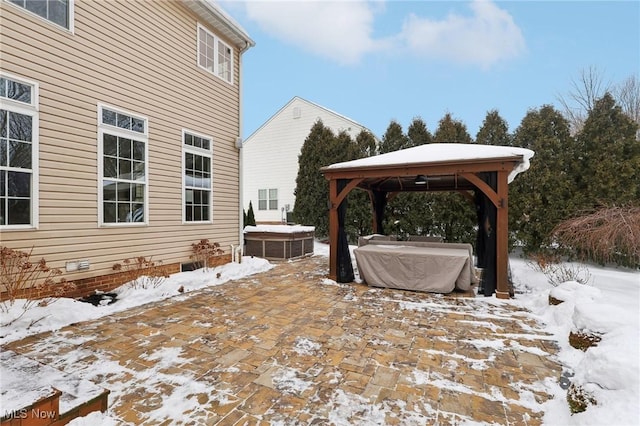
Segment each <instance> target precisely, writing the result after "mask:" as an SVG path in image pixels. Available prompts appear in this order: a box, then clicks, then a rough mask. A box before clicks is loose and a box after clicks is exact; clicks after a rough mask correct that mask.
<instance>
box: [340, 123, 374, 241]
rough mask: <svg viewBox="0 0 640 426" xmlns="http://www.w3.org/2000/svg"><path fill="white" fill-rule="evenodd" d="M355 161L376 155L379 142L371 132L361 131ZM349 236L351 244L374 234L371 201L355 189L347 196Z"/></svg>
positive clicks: (356, 142)
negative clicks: (360, 237) (362, 237)
mask: <svg viewBox="0 0 640 426" xmlns="http://www.w3.org/2000/svg"><path fill="white" fill-rule="evenodd" d="M354 149H355V155H354V159H358V158H366V157H370V156H373V155H376V152H377V150H378V142H377V140H376V138H375V136H373V135H372V134H371V133H370V132H368V131H366V130H363V131H361V132H360V133H359V134H358V136H357V137H356V140H355V147H354ZM347 202H348V203H349V208H348V209H347V224H348V226H347V234H348V237H349V241H350V242H351V243H354V244H355V243H356V242H357V241H358V237H359V236H361V235H370V234H371V233H372V232H373V213H372V206H371V199H370V198H369V194H368V193H367V192H366V191H364V190H359V189H354V190H352V191H351V192H350V193H349V195H348V196H347Z"/></svg>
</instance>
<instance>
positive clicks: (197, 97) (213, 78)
mask: <svg viewBox="0 0 640 426" xmlns="http://www.w3.org/2000/svg"><path fill="white" fill-rule="evenodd" d="M0 38H1V39H2V43H1V44H0V54H1V58H2V59H1V62H0V103H1V115H0V128H1V129H0V241H1V243H0V244H1V245H2V246H5V247H9V248H12V249H19V250H24V251H29V250H31V248H32V247H33V259H34V260H38V259H40V258H42V257H44V258H45V259H46V261H47V263H48V264H49V265H50V266H52V267H56V268H61V269H62V270H63V271H65V272H64V275H63V277H64V278H66V279H67V280H70V281H74V282H75V283H76V285H78V286H79V290H78V292H77V293H78V294H81V293H87V292H89V291H91V290H93V289H98V288H100V289H105V288H109V287H111V288H113V287H115V286H116V285H117V284H120V283H121V282H118V281H121V278H122V277H120V276H118V275H113V270H112V268H113V265H114V264H115V263H118V262H122V261H123V260H124V259H126V258H131V257H135V256H144V257H152V260H154V261H158V262H162V264H163V265H165V266H168V267H170V268H169V270H170V271H171V272H176V271H178V270H180V267H181V265H183V264H187V263H189V262H191V260H190V255H191V254H192V249H191V244H192V243H195V242H198V241H199V240H200V239H203V238H207V239H209V240H210V241H211V242H217V243H219V244H220V245H221V248H223V249H224V250H225V252H226V258H227V259H230V257H231V256H230V253H231V247H230V246H231V245H238V243H239V241H240V236H241V229H240V223H241V216H240V215H241V212H242V207H241V205H240V187H239V184H240V176H239V173H240V172H239V169H240V167H239V161H240V152H239V149H238V146H237V145H238V140H239V138H240V136H241V134H240V111H241V106H240V93H241V84H242V82H241V81H240V76H241V69H240V67H241V63H242V62H241V58H240V57H241V55H242V54H243V52H244V51H245V50H246V49H248V48H250V47H251V46H253V45H254V42H253V40H251V38H250V37H249V36H248V35H247V33H246V32H245V31H244V30H243V29H242V28H241V27H240V26H239V25H238V24H237V23H236V22H235V21H234V20H233V19H232V18H231V17H229V16H228V15H227V14H226V13H225V12H224V11H223V10H222V9H220V7H219V6H218V5H216V4H215V3H213V2H212V1H209V0H182V1H121V2H115V1H113V2H105V1H83V0H39V1H29V0H0ZM109 274H110V275H109Z"/></svg>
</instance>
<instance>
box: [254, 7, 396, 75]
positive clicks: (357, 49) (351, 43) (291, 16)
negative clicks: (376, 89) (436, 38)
mask: <svg viewBox="0 0 640 426" xmlns="http://www.w3.org/2000/svg"><path fill="white" fill-rule="evenodd" d="M246 10H247V14H248V16H249V18H250V19H252V20H254V21H256V22H257V23H258V24H259V25H260V26H261V28H262V29H263V30H264V31H266V32H267V33H269V34H271V35H273V36H275V37H277V38H279V39H281V40H283V41H285V42H288V43H290V44H294V45H296V46H298V47H300V48H302V49H305V50H309V51H311V52H313V53H315V54H318V55H321V56H324V57H327V58H329V59H331V60H333V61H336V62H338V63H340V64H345V65H352V64H356V63H358V62H359V61H360V59H362V57H363V56H364V55H366V54H368V53H370V52H373V51H375V50H379V49H381V48H383V47H384V45H385V44H386V42H385V41H384V40H375V39H373V38H372V33H373V25H374V10H375V7H373V5H372V4H370V3H368V2H360V1H357V2H356V1H331V2H325V1H275V2H272V1H249V2H247V3H246Z"/></svg>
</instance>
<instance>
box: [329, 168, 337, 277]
mask: <svg viewBox="0 0 640 426" xmlns="http://www.w3.org/2000/svg"><path fill="white" fill-rule="evenodd" d="M337 200H338V181H337V180H336V179H331V180H330V181H329V279H330V280H334V281H335V280H336V278H337V277H338V207H339V206H340V203H338V202H337Z"/></svg>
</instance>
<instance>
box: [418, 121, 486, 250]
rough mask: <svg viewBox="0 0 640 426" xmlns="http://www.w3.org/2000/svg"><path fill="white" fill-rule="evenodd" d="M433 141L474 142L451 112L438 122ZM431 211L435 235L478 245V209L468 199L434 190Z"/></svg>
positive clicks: (430, 204) (448, 240)
mask: <svg viewBox="0 0 640 426" xmlns="http://www.w3.org/2000/svg"><path fill="white" fill-rule="evenodd" d="M433 141H434V142H436V143H438V142H443V143H444V142H448V143H452V142H459V143H472V142H473V139H472V138H471V136H470V135H469V133H468V132H467V127H466V126H465V125H464V123H462V122H461V121H458V120H454V119H453V118H452V117H451V114H449V113H447V114H445V116H444V117H443V118H442V119H441V120H440V122H439V123H438V128H437V130H436V132H435V133H434V135H433ZM427 196H428V198H429V209H428V212H430V214H431V215H432V219H431V223H432V225H431V229H430V230H429V232H430V233H431V234H432V235H438V236H441V237H443V238H444V239H445V241H447V242H465V243H472V244H475V240H476V231H475V227H476V226H477V222H478V220H477V216H476V208H475V205H474V204H473V203H471V202H470V201H469V200H468V199H467V198H464V197H463V196H462V195H460V194H455V193H452V192H442V193H430V194H427Z"/></svg>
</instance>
